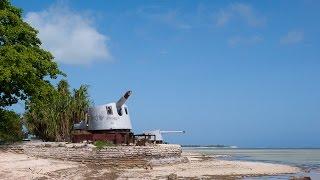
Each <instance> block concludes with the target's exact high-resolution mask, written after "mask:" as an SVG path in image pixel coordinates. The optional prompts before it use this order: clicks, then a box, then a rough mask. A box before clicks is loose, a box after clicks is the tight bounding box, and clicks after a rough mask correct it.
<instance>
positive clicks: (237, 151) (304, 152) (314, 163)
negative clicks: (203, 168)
mask: <svg viewBox="0 0 320 180" xmlns="http://www.w3.org/2000/svg"><path fill="white" fill-rule="evenodd" d="M183 149H184V150H186V151H191V152H197V153H202V154H206V155H227V156H223V157H222V158H223V159H227V160H240V161H258V162H268V163H277V164H288V165H291V166H296V167H300V168H301V169H303V171H304V172H302V173H299V174H295V175H279V176H265V177H256V178H255V177H248V178H245V179H288V178H289V177H291V176H309V177H311V179H319V180H320V149H242V148H234V149H232V148H205V147H199V148H187V147H185V148H183Z"/></svg>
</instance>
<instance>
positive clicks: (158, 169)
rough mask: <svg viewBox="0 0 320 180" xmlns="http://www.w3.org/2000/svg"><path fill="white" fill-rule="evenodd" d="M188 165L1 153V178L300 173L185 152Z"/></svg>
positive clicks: (295, 169) (214, 176)
mask: <svg viewBox="0 0 320 180" xmlns="http://www.w3.org/2000/svg"><path fill="white" fill-rule="evenodd" d="M183 156H185V157H187V158H188V159H189V162H188V163H182V164H175V165H170V166H154V167H151V168H150V167H149V168H148V169H142V168H134V169H111V168H104V167H102V166H99V165H91V164H82V163H77V162H70V161H62V160H54V159H44V158H36V157H30V156H27V155H25V154H17V153H12V152H1V151H0V157H1V159H0V177H1V179H48V178H50V179H91V178H95V179H168V177H169V176H170V178H173V179H174V178H177V177H178V178H203V179H212V178H224V179H225V178H228V179H233V178H240V177H243V176H261V175H276V174H287V173H297V172H299V171H300V169H299V168H296V167H291V166H287V165H280V164H269V163H260V162H241V161H227V160H219V159H217V158H216V157H210V156H204V155H201V154H196V153H183Z"/></svg>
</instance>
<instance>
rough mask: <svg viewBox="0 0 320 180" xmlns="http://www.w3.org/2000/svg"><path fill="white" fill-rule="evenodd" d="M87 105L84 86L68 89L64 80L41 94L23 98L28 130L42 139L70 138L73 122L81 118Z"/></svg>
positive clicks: (86, 91)
mask: <svg viewBox="0 0 320 180" xmlns="http://www.w3.org/2000/svg"><path fill="white" fill-rule="evenodd" d="M89 105H90V100H89V95H88V86H86V85H82V86H80V88H79V89H74V90H73V92H72V93H71V92H70V88H69V84H68V82H67V81H65V80H61V81H60V82H59V83H58V86H57V88H55V89H54V90H52V91H51V92H50V93H49V94H47V96H46V97H45V98H41V99H39V98H37V97H32V98H31V99H30V100H29V101H27V107H28V109H27V111H26V113H25V118H26V121H27V125H28V128H29V130H30V131H31V132H32V133H34V134H35V135H36V136H38V137H40V138H41V139H43V140H45V141H70V140H71V139H70V136H71V130H72V127H73V123H75V122H79V121H80V120H84V119H85V115H86V110H87V108H88V107H89Z"/></svg>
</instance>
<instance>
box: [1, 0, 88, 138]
mask: <svg viewBox="0 0 320 180" xmlns="http://www.w3.org/2000/svg"><path fill="white" fill-rule="evenodd" d="M37 34H38V32H37V30H35V29H34V28H32V27H31V26H30V25H29V24H28V23H26V22H24V21H23V18H22V10H21V9H19V8H16V7H14V6H12V5H11V3H10V1H9V0H0V140H1V141H10V142H11V141H16V140H20V139H21V122H20V120H19V116H18V115H17V114H15V113H14V112H12V111H7V110H6V107H8V106H11V105H14V104H16V103H17V102H19V101H24V102H25V104H26V107H25V109H26V112H25V114H24V117H23V119H24V121H25V122H26V123H27V126H28V128H29V130H30V131H31V133H34V134H35V135H37V136H38V137H40V138H41V139H43V140H45V141H69V140H70V131H71V129H72V125H73V123H74V122H77V121H79V120H83V119H85V114H86V109H87V108H88V107H89V105H90V101H89V96H88V86H86V85H82V86H81V87H80V88H79V89H74V90H73V91H72V92H70V89H69V85H68V83H67V81H66V80H61V81H60V82H59V83H58V85H57V87H54V85H52V84H51V82H50V80H52V79H56V78H57V77H58V76H59V75H64V74H63V73H62V72H61V71H60V70H59V69H58V65H57V63H56V62H54V61H53V59H54V57H53V56H52V54H51V53H50V52H48V51H46V50H44V49H42V48H41V41H40V39H39V38H38V37H37ZM64 76H65V75H64Z"/></svg>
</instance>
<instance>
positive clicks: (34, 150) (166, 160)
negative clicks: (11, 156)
mask: <svg viewBox="0 0 320 180" xmlns="http://www.w3.org/2000/svg"><path fill="white" fill-rule="evenodd" d="M15 149H18V150H19V149H22V150H23V152H24V153H25V154H27V155H30V156H37V157H44V158H55V159H62V160H71V161H77V162H83V163H98V164H101V165H105V166H118V167H121V166H124V167H145V166H146V165H149V164H150V165H162V164H170V163H180V162H184V161H185V159H184V158H182V157H181V151H182V150H181V146H180V145H174V144H159V145H149V146H112V147H105V148H103V149H97V148H95V147H94V146H92V145H85V144H66V143H27V144H25V145H22V146H20V147H19V148H17V147H16V148H15Z"/></svg>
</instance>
